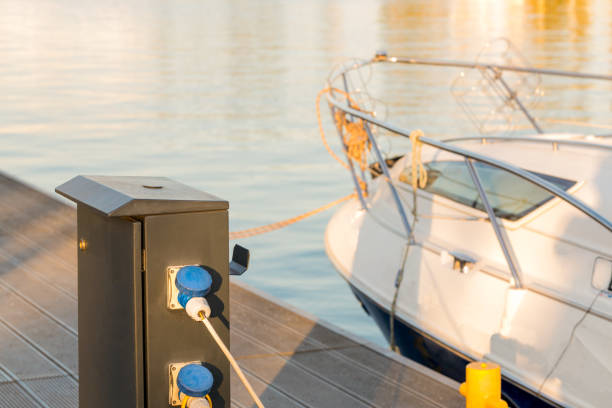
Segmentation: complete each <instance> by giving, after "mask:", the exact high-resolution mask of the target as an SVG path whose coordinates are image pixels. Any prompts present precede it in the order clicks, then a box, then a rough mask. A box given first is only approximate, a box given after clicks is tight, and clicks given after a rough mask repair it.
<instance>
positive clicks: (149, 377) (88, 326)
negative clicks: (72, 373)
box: [56, 176, 230, 408]
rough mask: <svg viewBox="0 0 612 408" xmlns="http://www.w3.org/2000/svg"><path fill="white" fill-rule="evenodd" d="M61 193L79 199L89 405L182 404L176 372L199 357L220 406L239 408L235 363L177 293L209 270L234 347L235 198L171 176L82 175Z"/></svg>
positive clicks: (82, 337)
mask: <svg viewBox="0 0 612 408" xmlns="http://www.w3.org/2000/svg"><path fill="white" fill-rule="evenodd" d="M56 191H57V192H58V193H59V194H61V195H63V196H64V197H67V198H68V199H70V200H72V201H75V202H76V203H77V222H78V236H77V239H78V247H79V251H78V330H79V405H80V406H81V407H83V408H98V407H99V408H102V407H104V408H108V407H113V408H120V407H125V408H135V407H137V408H167V407H170V406H180V400H179V399H178V397H177V392H176V387H173V383H172V382H173V381H174V380H173V378H174V379H176V375H177V373H176V372H175V371H176V370H178V369H180V367H182V366H183V365H185V364H186V363H196V364H201V365H203V366H204V367H205V368H207V369H208V370H209V371H210V373H212V377H213V385H212V389H211V391H210V392H209V394H208V395H209V396H210V398H211V400H212V404H213V406H214V407H215V408H222V407H229V406H230V376H229V374H230V372H229V363H228V361H227V360H226V359H225V357H224V356H223V354H222V353H221V351H220V350H219V348H218V346H217V344H216V343H215V342H214V340H213V339H212V337H211V336H210V334H209V333H208V332H207V331H206V329H205V328H204V327H203V325H202V324H201V323H198V322H196V321H194V320H192V319H191V318H189V316H188V315H187V314H186V313H185V311H184V310H183V309H182V308H181V306H180V305H178V306H177V305H176V304H175V303H173V300H172V299H171V296H172V292H173V290H175V289H176V288H175V287H173V284H174V281H173V278H174V274H175V273H176V271H177V270H178V269H180V267H182V266H185V265H199V266H202V267H204V268H205V269H206V270H207V271H208V272H209V273H210V275H211V276H212V288H211V290H210V293H209V294H208V295H207V296H206V299H207V300H208V303H209V304H210V308H211V310H212V314H211V316H210V321H211V323H212V325H213V327H214V328H215V329H216V330H217V332H218V333H219V335H220V337H221V338H222V340H223V341H224V342H225V344H226V345H227V346H228V347H229V279H228V278H229V265H228V260H229V256H228V252H229V251H228V239H229V235H228V202H227V201H224V200H221V199H219V198H217V197H215V196H212V195H210V194H207V193H205V192H202V191H198V190H196V189H193V188H190V187H188V186H186V185H184V184H181V183H178V182H175V181H172V180H170V179H167V178H163V177H106V176H78V177H75V178H73V179H72V180H70V181H68V182H66V183H64V184H62V185H61V186H59V187H57V189H56ZM174 385H176V384H174ZM173 392H174V395H172V393H173Z"/></svg>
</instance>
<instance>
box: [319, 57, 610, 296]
mask: <svg viewBox="0 0 612 408" xmlns="http://www.w3.org/2000/svg"><path fill="white" fill-rule="evenodd" d="M379 62H390V63H401V64H419V65H431V66H448V67H459V68H474V69H492V70H495V71H496V72H503V71H517V72H529V73H538V74H543V75H557V76H566V77H572V78H587V79H597V80H607V81H612V76H611V75H599V74H583V73H574V72H566V71H557V70H546V69H538V68H526V67H512V66H503V65H494V64H475V63H465V62H459V61H442V60H421V59H412V58H396V57H391V58H389V57H387V56H386V55H383V54H379V55H377V56H376V57H375V58H374V59H372V60H366V61H360V62H357V63H355V64H353V65H351V66H349V67H347V68H346V69H343V70H340V71H338V72H337V73H335V74H334V75H333V76H332V77H330V79H329V83H330V88H332V89H333V87H332V86H331V84H332V83H333V82H334V81H335V80H336V79H338V78H342V83H343V86H344V88H345V91H346V92H347V93H349V92H350V90H349V89H348V84H347V81H346V72H347V71H349V70H351V69H359V68H361V67H363V66H365V65H368V64H373V63H379ZM509 92H510V93H512V91H511V90H509ZM335 96H336V95H335V94H334V93H333V92H330V93H329V94H328V95H327V100H328V102H329V105H330V108H331V110H332V117H333V116H334V113H335V111H336V110H341V111H343V112H344V113H346V114H347V115H349V117H350V118H352V119H355V118H358V119H361V120H363V123H364V127H365V130H366V133H367V135H368V140H369V142H370V143H371V145H372V149H373V151H374V155H375V159H376V162H377V163H378V165H379V166H380V168H381V170H382V173H383V177H384V179H385V181H386V182H387V184H388V186H389V188H390V190H391V193H392V196H393V200H394V202H395V205H396V207H397V210H398V213H399V215H400V219H401V221H402V224H403V226H404V229H405V231H406V236H407V238H408V239H409V240H413V234H412V228H411V226H410V221H409V219H408V216H407V212H406V210H405V209H404V206H403V204H402V201H401V199H400V196H399V193H398V191H397V189H396V187H395V186H394V184H393V180H392V179H391V176H390V173H389V168H388V166H387V163H386V162H385V160H384V158H383V156H382V154H381V152H380V148H379V146H378V143H377V141H376V139H375V137H374V135H373V133H372V131H371V127H372V126H376V127H379V128H382V129H385V130H388V131H390V132H392V133H394V134H396V135H399V136H402V137H409V136H410V132H409V131H407V130H405V129H402V128H400V127H398V126H395V125H393V124H391V123H388V122H386V121H382V120H380V119H377V118H375V117H374V116H372V115H371V114H369V113H366V112H362V111H360V110H358V109H355V108H354V107H351V106H350V102H349V101H348V98H347V99H346V100H345V101H339V100H338V99H336V97H335ZM519 106H520V105H519ZM521 110H523V111H524V112H523V113H525V114H526V116H527V118H528V119H529V117H531V115H530V114H529V113H528V112H527V111H526V110H525V109H521ZM531 122H532V124H533V125H534V127H535V129H536V130H538V132H541V129H540V128H539V127H538V125H537V123H536V122H535V120H532V121H531ZM339 131H340V129H339ZM340 139H341V142H342V143H343V141H342V134H341V131H340ZM462 139H463V140H468V139H480V140H481V139H493V140H506V141H509V140H521V141H525V140H528V141H530V142H531V141H533V142H539V143H551V144H553V146H554V147H555V148H556V146H558V145H560V144H567V145H573V146H581V147H594V148H602V149H612V147H611V146H609V145H597V144H592V143H587V142H579V141H568V140H551V139H537V138H525V137H522V138H509V137H474V138H462ZM419 140H420V141H421V142H422V143H423V144H425V145H428V146H431V147H433V148H436V149H439V150H442V151H446V152H449V153H453V154H456V155H459V156H461V157H463V158H464V160H465V161H466V165H467V166H468V170H469V171H470V175H471V177H472V180H473V182H474V184H475V185H476V188H477V189H478V193H479V195H480V198H481V201H482V202H483V205H484V207H485V209H486V211H487V214H488V217H489V220H490V221H491V225H492V227H493V229H494V231H495V234H496V236H497V239H498V241H499V244H500V246H501V249H502V252H503V253H504V257H505V258H506V262H507V264H508V268H509V270H510V272H511V273H512V276H513V278H514V282H515V286H516V287H522V282H521V279H520V275H519V270H518V267H517V265H516V262H515V260H514V259H513V256H512V250H511V246H510V243H509V242H507V240H506V238H505V236H504V234H503V233H502V228H503V227H502V226H501V225H500V223H498V222H497V219H496V217H495V214H494V211H493V208H492V207H491V205H490V201H489V199H488V196H487V193H486V191H485V189H484V188H483V186H482V183H481V181H480V178H479V176H478V173H477V170H476V168H475V167H474V165H473V162H474V161H478V162H481V163H485V164H488V165H490V166H493V167H496V168H498V169H501V170H503V171H506V172H508V173H511V174H514V175H516V176H518V177H520V178H522V179H524V180H526V181H528V182H530V183H533V184H534V185H536V186H538V187H540V188H542V189H544V190H546V191H548V192H549V193H550V194H552V195H553V196H555V197H558V198H559V199H561V200H562V201H564V202H566V203H567V204H569V205H571V206H572V207H574V208H576V209H577V210H578V211H580V212H581V213H583V214H585V215H586V216H587V217H589V218H591V219H592V220H593V221H595V222H596V223H598V224H599V225H601V226H603V227H604V228H605V229H607V230H608V231H609V232H610V233H612V221H610V220H608V219H607V218H605V217H604V216H602V215H601V214H599V213H598V212H597V211H595V210H594V209H593V208H591V207H590V206H589V205H587V204H586V203H584V202H582V201H581V200H579V199H577V198H576V197H574V196H572V195H570V194H568V193H567V192H566V191H564V190H562V189H560V188H559V187H557V186H556V185H554V184H552V183H550V182H548V181H547V180H544V179H543V178H541V177H539V176H537V175H535V174H532V173H530V172H528V171H525V170H523V169H521V168H519V167H516V166H514V165H512V164H509V163H506V162H503V161H500V160H497V159H494V158H491V157H488V156H485V155H482V154H479V153H476V152H472V151H470V150H467V149H463V148H461V147H458V146H455V145H453V144H451V143H449V142H448V141H446V142H445V141H439V140H435V139H432V138H428V137H420V138H419ZM454 140H460V139H454ZM345 150H346V149H345ZM347 159H348V162H349V166H350V169H351V173H352V176H353V181H354V182H355V185H356V190H357V192H358V194H359V200H360V202H361V204H362V207H363V208H364V209H365V210H367V209H368V208H367V201H366V199H365V197H364V196H363V195H362V192H361V188H360V185H359V182H358V179H357V176H356V172H355V168H354V165H353V162H352V160H351V159H350V157H349V156H348V155H347Z"/></svg>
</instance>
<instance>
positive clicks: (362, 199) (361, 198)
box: [330, 108, 368, 210]
mask: <svg viewBox="0 0 612 408" xmlns="http://www.w3.org/2000/svg"><path fill="white" fill-rule="evenodd" d="M330 110H331V115H332V120H333V121H334V125H335V126H336V130H337V131H338V137H339V138H340V145H341V146H342V151H343V152H344V155H345V156H346V160H347V163H348V167H349V170H350V171H351V177H352V178H353V183H354V184H355V189H356V190H357V197H359V202H360V203H361V208H363V209H364V210H367V209H368V205H367V204H366V200H365V197H364V196H363V192H362V191H361V185H360V184H359V179H358V178H357V173H355V167H354V166H353V160H351V158H350V156H349V155H348V152H347V151H346V146H345V145H344V140H342V129H341V128H340V126H338V124H337V123H336V120H335V118H336V108H330Z"/></svg>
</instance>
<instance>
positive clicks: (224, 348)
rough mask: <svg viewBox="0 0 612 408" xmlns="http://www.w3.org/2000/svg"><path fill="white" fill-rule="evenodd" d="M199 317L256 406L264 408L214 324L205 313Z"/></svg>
mask: <svg viewBox="0 0 612 408" xmlns="http://www.w3.org/2000/svg"><path fill="white" fill-rule="evenodd" d="M199 316H200V318H201V319H202V323H203V324H204V326H205V327H206V328H207V329H208V331H209V333H210V335H211V336H212V338H213V339H214V340H215V341H216V342H217V345H218V346H219V348H220V349H221V351H222V352H223V354H225V357H226V358H227V359H228V360H229V362H230V364H231V365H232V368H233V369H234V371H235V372H236V374H238V377H239V378H240V381H242V384H244V387H245V388H246V389H247V391H248V392H249V395H250V396H251V398H253V401H254V402H255V405H257V407H258V408H264V405H263V404H262V403H261V400H260V399H259V397H258V396H257V394H256V393H255V390H253V387H251V384H250V383H249V380H247V378H246V377H245V375H244V373H243V372H242V370H241V369H240V366H239V365H238V363H237V362H236V360H235V359H234V356H232V354H231V353H230V351H229V349H228V348H227V346H226V345H225V343H223V340H221V337H219V335H218V334H217V331H216V330H215V328H214V327H213V326H212V324H211V323H210V321H209V320H208V318H207V317H206V315H205V314H204V313H202V312H200V313H199Z"/></svg>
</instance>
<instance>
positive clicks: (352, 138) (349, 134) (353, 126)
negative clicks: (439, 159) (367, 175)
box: [229, 88, 422, 239]
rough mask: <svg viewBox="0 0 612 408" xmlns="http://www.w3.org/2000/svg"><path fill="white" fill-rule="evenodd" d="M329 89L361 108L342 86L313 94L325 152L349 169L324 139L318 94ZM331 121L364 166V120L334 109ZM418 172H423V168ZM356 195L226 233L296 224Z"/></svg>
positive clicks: (351, 154) (245, 233)
mask: <svg viewBox="0 0 612 408" xmlns="http://www.w3.org/2000/svg"><path fill="white" fill-rule="evenodd" d="M332 91H333V92H338V93H340V94H342V95H344V96H346V98H347V100H348V101H349V104H350V105H351V108H353V109H358V110H360V109H359V107H357V105H356V104H355V103H354V101H353V100H352V99H351V97H350V95H349V94H348V93H347V92H345V91H343V90H341V89H337V88H325V89H322V90H321V91H319V93H318V94H317V98H316V108H317V121H318V123H319V132H320V133H321V140H322V141H323V146H325V149H326V150H327V152H328V153H329V154H330V155H331V156H332V157H333V158H334V159H335V160H336V161H337V162H338V163H340V164H341V165H342V166H343V167H344V168H346V169H347V170H348V169H349V168H350V167H349V164H348V163H347V162H345V161H344V160H342V159H341V158H340V157H338V155H337V154H336V153H334V151H333V150H332V148H331V147H330V146H329V143H327V139H326V137H325V131H324V130H323V121H322V120H321V106H320V105H321V97H322V96H323V95H324V94H326V93H329V92H332ZM334 122H335V124H336V127H337V128H338V130H339V131H340V133H341V135H342V141H343V144H344V148H345V149H346V153H347V155H348V157H349V158H350V159H351V160H355V161H356V162H357V163H358V164H359V167H360V168H361V170H365V169H366V168H367V166H368V162H367V153H368V151H369V150H370V149H371V147H372V146H371V143H370V141H369V139H368V134H367V133H366V130H365V126H364V122H363V120H361V119H359V120H356V121H350V120H348V119H347V118H346V114H345V113H344V112H342V111H337V112H336V113H335V115H334ZM420 174H422V172H421V173H420ZM355 176H356V177H357V180H358V182H359V188H360V189H361V192H362V194H363V195H364V196H366V197H367V185H366V182H365V181H364V180H363V179H362V178H361V177H359V176H358V175H357V174H356V175H355ZM356 197H357V193H352V194H349V195H347V196H344V197H342V198H339V199H337V200H334V201H332V202H330V203H327V204H325V205H323V206H321V207H319V208H315V209H314V210H311V211H308V212H305V213H303V214H300V215H298V216H296V217H293V218H289V219H286V220H282V221H278V222H274V223H271V224H267V225H262V226H260V227H255V228H249V229H245V230H241V231H232V232H230V234H229V238H230V239H239V238H248V237H252V236H254V235H260V234H265V233H267V232H271V231H275V230H277V229H280V228H284V227H286V226H288V225H291V224H295V223H296V222H299V221H302V220H304V219H306V218H308V217H311V216H313V215H315V214H319V213H320V212H323V211H325V210H327V209H329V208H331V207H334V206H336V205H338V204H340V203H343V202H345V201H347V200H350V199H351V198H356Z"/></svg>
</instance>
